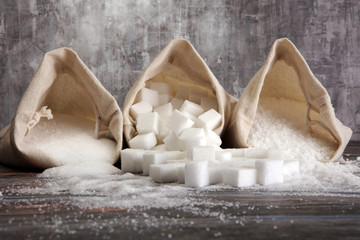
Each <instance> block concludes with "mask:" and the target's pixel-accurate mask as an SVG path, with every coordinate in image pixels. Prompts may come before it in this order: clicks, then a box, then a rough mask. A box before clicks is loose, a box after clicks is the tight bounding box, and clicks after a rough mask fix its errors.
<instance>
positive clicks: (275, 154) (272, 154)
mask: <svg viewBox="0 0 360 240" xmlns="http://www.w3.org/2000/svg"><path fill="white" fill-rule="evenodd" d="M267 158H270V159H283V153H282V151H281V150H278V149H269V150H268V155H267Z"/></svg>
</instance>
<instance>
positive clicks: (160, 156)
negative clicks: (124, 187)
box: [143, 151, 185, 175]
mask: <svg viewBox="0 0 360 240" xmlns="http://www.w3.org/2000/svg"><path fill="white" fill-rule="evenodd" d="M181 158H185V153H183V152H179V151H166V152H156V151H155V152H146V153H144V162H143V174H144V175H149V170H150V165H153V164H165V163H166V161H168V160H171V159H181Z"/></svg>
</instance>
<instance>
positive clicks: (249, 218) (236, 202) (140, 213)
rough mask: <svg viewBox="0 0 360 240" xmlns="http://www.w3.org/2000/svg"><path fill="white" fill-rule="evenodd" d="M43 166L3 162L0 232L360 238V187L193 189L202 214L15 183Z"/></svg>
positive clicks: (352, 157) (354, 148)
mask: <svg viewBox="0 0 360 240" xmlns="http://www.w3.org/2000/svg"><path fill="white" fill-rule="evenodd" d="M357 156H360V142H350V143H349V144H348V146H347V148H346V149H345V152H344V159H346V161H357V160H356V157H357ZM38 173H39V172H36V171H28V170H24V169H13V168H8V167H5V166H2V165H0V193H1V195H0V239H2V240H5V239H85V238H86V239H161V238H167V239H188V238H193V239H240V238H245V239H262V238H266V239H284V238H291V239H309V238H311V239H325V238H326V239H356V238H360V192H359V191H356V192H341V193H339V192H326V193H322V194H320V195H319V194H312V193H308V192H296V193H294V192H291V193H290V192H289V193H288V194H286V193H285V194H284V193H283V192H282V193H281V194H276V192H274V191H271V192H270V191H254V190H246V189H245V190H244V189H237V188H231V189H230V188H228V189H219V190H214V189H212V190H206V189H205V190H197V189H193V190H192V191H194V192H195V194H194V195H195V196H197V198H198V200H199V201H198V204H197V206H196V209H197V211H200V212H203V213H204V214H200V215H199V214H196V213H195V212H192V211H184V209H182V208H167V209H162V208H139V209H138V208H134V209H124V208H80V207H78V206H75V205H74V204H72V202H73V200H74V199H78V200H82V198H88V197H96V196H93V195H92V196H84V195H74V194H70V193H69V192H64V193H61V194H58V193H57V194H29V193H22V192H21V191H17V189H22V188H26V187H33V188H34V187H36V186H41V185H42V184H43V182H42V181H41V180H40V179H39V178H38V177H37V176H36V175H37V174H38ZM197 191H200V192H201V194H196V192H197ZM202 200H203V201H202ZM119 201H120V199H119ZM213 203H216V204H213ZM230 203H231V204H230Z"/></svg>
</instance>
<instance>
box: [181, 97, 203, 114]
mask: <svg viewBox="0 0 360 240" xmlns="http://www.w3.org/2000/svg"><path fill="white" fill-rule="evenodd" d="M180 112H184V113H185V112H186V113H190V114H191V115H194V116H195V117H198V116H199V115H200V114H202V113H203V112H204V109H203V108H202V107H201V106H200V105H199V104H196V103H194V102H190V101H188V100H185V101H184V103H183V104H182V105H181V108H180Z"/></svg>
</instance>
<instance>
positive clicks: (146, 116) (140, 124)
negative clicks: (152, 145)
mask: <svg viewBox="0 0 360 240" xmlns="http://www.w3.org/2000/svg"><path fill="white" fill-rule="evenodd" d="M136 130H137V131H138V133H140V134H143V133H149V132H153V133H155V134H158V133H159V114H158V113H157V112H150V113H142V114H139V116H138V118H137V122H136Z"/></svg>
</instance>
